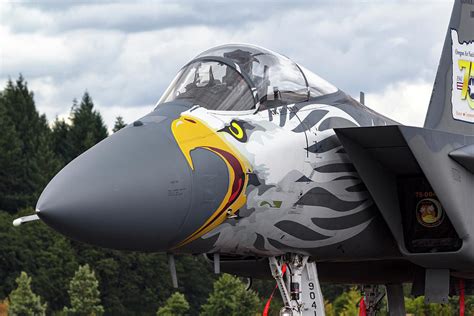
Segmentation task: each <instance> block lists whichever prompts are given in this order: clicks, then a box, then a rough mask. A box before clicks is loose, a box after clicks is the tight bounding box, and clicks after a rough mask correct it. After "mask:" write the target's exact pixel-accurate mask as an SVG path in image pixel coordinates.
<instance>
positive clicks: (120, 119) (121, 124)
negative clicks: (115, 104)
mask: <svg viewBox="0 0 474 316" xmlns="http://www.w3.org/2000/svg"><path fill="white" fill-rule="evenodd" d="M125 126H127V124H125V122H124V121H123V117H121V116H120V115H119V116H117V117H116V118H115V124H114V128H113V129H112V131H113V132H114V133H116V132H118V131H119V130H121V129H122V128H124V127H125Z"/></svg>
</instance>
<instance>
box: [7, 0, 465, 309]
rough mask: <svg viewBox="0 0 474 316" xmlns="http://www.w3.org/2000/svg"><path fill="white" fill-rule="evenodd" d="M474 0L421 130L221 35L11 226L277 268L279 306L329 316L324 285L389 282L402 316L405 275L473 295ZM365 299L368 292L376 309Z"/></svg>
mask: <svg viewBox="0 0 474 316" xmlns="http://www.w3.org/2000/svg"><path fill="white" fill-rule="evenodd" d="M473 11H474V4H473V2H472V1H470V0H456V1H455V4H454V9H453V13H452V17H451V22H450V25H449V28H448V32H447V35H446V40H445V44H444V47H443V51H442V56H441V60H440V65H439V69H438V73H437V77H436V81H435V84H434V88H433V94H432V98H431V101H430V104H429V109H428V113H427V116H426V120H425V124H424V127H410V126H403V125H401V124H399V123H397V122H395V121H393V120H391V119H389V118H387V117H385V116H383V115H381V114H378V113H376V112H375V111H373V110H371V109H369V108H368V107H366V106H365V105H364V104H362V103H360V102H358V101H356V100H354V99H353V98H351V97H350V96H349V95H347V94H346V93H344V92H343V91H342V90H340V89H338V88H336V87H335V86H334V85H332V84H331V83H329V82H327V81H326V80H324V79H322V78H321V77H319V76H318V75H316V74H315V73H313V72H311V71H309V70H307V69H306V68H304V67H303V66H302V65H299V64H297V63H296V62H294V61H292V60H291V59H289V58H287V57H284V56H282V55H280V54H278V53H275V52H272V51H270V50H267V49H265V48H261V47H258V46H254V45H247V44H229V45H222V46H218V47H215V48H211V49H209V50H207V51H205V52H203V53H201V54H199V55H198V56H197V57H195V58H194V59H193V60H192V61H190V62H189V63H187V64H186V65H185V66H184V67H183V68H182V69H181V70H180V71H179V72H178V74H177V76H176V77H175V79H174V80H173V81H172V83H171V84H170V86H169V87H168V89H167V90H166V91H165V93H164V94H163V96H162V97H161V99H160V100H159V101H158V103H157V105H156V107H155V109H154V110H153V111H151V112H150V113H149V114H148V115H146V116H144V117H142V118H140V119H139V120H137V121H135V122H134V123H132V124H130V125H129V126H127V127H126V128H124V129H122V130H120V131H118V132H117V133H114V134H113V135H111V136H110V137H108V138H106V139H105V140H103V141H102V142H100V143H99V144H97V145H96V146H94V147H92V148H91V149H89V150H88V151H87V152H85V153H84V154H82V155H81V156H79V157H78V158H76V159H75V160H73V161H72V162H71V163H70V164H68V165H67V166H66V167H65V168H64V169H63V170H61V171H60V172H59V173H58V174H57V175H56V176H55V177H54V178H53V179H52V180H51V182H50V183H49V184H48V185H47V187H46V188H45V189H44V191H43V193H42V194H41V196H40V198H39V200H38V203H37V210H36V215H33V216H29V217H25V218H20V219H18V220H16V221H15V224H16V225H19V224H22V223H24V222H27V221H31V220H34V219H38V218H39V219H41V220H42V221H44V222H45V223H46V224H47V225H49V226H50V227H51V228H53V229H55V230H57V231H58V232H60V233H62V234H64V235H66V236H68V237H70V238H72V239H75V240H79V241H82V242H86V243H90V244H94V245H98V246H102V247H106V248H113V249H123V250H136V251H147V252H150V251H152V252H163V253H167V254H168V255H170V256H173V255H174V254H204V255H206V258H208V260H210V261H213V265H214V267H218V268H216V271H224V272H228V273H232V274H236V275H240V276H245V277H253V278H274V279H275V280H276V282H277V284H278V286H279V289H280V293H281V295H282V298H283V304H284V306H283V308H282V309H281V315H324V300H323V296H322V293H321V289H320V286H319V284H320V282H333V283H351V284H360V285H364V286H365V287H364V288H370V286H378V285H385V286H386V293H387V296H388V304H389V312H390V315H405V307H404V301H403V291H402V287H401V286H402V284H403V283H413V294H414V295H415V296H419V295H424V296H425V300H426V302H438V303H446V302H447V299H448V296H449V295H455V294H457V293H459V289H460V287H459V286H460V284H463V290H465V291H466V293H472V290H473V288H474V281H473V280H474V241H473V237H472V236H473V235H474V209H473V205H474V194H473V193H474V15H473V14H472V12H473ZM170 53H171V52H170ZM170 262H174V261H170ZM283 267H287V268H288V271H287V272H286V273H283V269H284V268H283ZM173 269H174V268H173V266H171V271H172V273H174V274H175V271H174V270H173ZM285 269H286V268H285ZM374 297H375V296H374V295H370V291H368V290H367V291H366V292H365V300H366V306H370V308H371V309H370V311H369V312H370V313H372V315H375V314H374V313H375V311H376V309H377V302H375V301H374ZM374 306H375V307H374Z"/></svg>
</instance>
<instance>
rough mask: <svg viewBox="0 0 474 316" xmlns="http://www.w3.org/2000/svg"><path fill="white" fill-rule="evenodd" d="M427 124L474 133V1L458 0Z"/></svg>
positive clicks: (466, 133)
mask: <svg viewBox="0 0 474 316" xmlns="http://www.w3.org/2000/svg"><path fill="white" fill-rule="evenodd" d="M424 127H426V128H431V129H438V130H443V131H447V132H453V133H457V134H464V135H474V0H455V3H454V8H453V13H452V15H451V21H450V23H449V28H448V32H447V34H446V39H445V42H444V46H443V51H442V55H441V60H440V63H439V68H438V72H437V74H436V80H435V83H434V87H433V93H432V95H431V101H430V105H429V108H428V113H427V114H426V119H425V125H424Z"/></svg>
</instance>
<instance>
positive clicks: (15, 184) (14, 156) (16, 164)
mask: <svg viewBox="0 0 474 316" xmlns="http://www.w3.org/2000/svg"><path fill="white" fill-rule="evenodd" d="M21 157H22V153H21V144H20V140H19V139H18V135H17V133H16V130H15V126H14V125H13V123H12V121H11V120H10V118H9V117H8V116H7V112H6V109H5V105H4V103H3V101H2V96H1V95H0V209H1V210H15V209H16V207H17V205H18V204H20V203H21V202H20V201H22V200H24V199H25V196H23V195H22V193H21V183H20V181H19V178H18V175H20V174H21V172H22V168H21V167H22V166H21Z"/></svg>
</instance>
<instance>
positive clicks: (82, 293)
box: [64, 264, 104, 315]
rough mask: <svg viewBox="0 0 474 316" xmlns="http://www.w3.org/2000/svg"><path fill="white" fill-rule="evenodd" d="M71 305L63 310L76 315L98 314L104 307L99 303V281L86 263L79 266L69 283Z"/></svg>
mask: <svg viewBox="0 0 474 316" xmlns="http://www.w3.org/2000/svg"><path fill="white" fill-rule="evenodd" d="M68 293H69V299H70V300H71V307H70V308H69V307H65V308H64V311H65V312H68V313H72V314H77V315H100V314H102V313H103V312H104V307H103V306H102V305H101V304H100V292H99V281H97V279H96V277H95V273H94V271H92V270H91V269H90V267H89V265H88V264H86V265H84V266H80V267H79V269H78V270H77V271H76V274H75V275H74V277H73V278H72V280H71V282H70V283H69V289H68Z"/></svg>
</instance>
